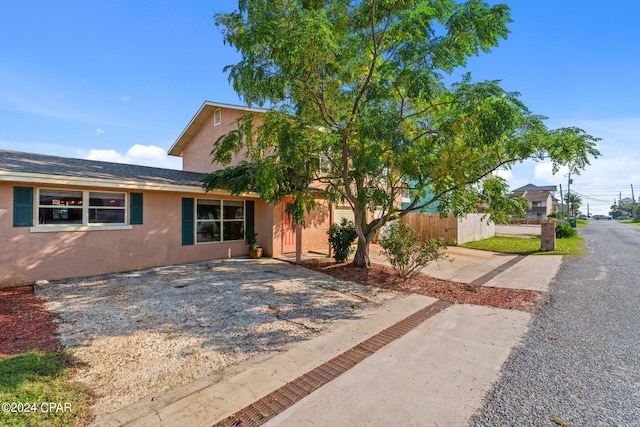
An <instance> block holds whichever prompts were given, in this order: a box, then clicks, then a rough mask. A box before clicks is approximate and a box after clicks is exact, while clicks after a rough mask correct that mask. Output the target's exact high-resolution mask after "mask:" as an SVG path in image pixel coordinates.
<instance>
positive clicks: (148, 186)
mask: <svg viewBox="0 0 640 427" xmlns="http://www.w3.org/2000/svg"><path fill="white" fill-rule="evenodd" d="M0 182H19V183H29V184H44V185H47V184H48V185H70V186H81V187H95V188H117V189H122V190H147V191H170V192H177V193H197V194H205V193H208V194H215V195H221V196H230V195H231V193H230V192H229V191H227V190H223V189H214V190H210V191H205V189H204V187H202V186H197V185H186V184H183V185H181V184H163V183H157V182H145V181H136V180H115V179H113V180H112V179H105V178H90V177H76V176H63V175H48V174H38V173H26V172H6V171H0ZM240 196H241V197H251V198H259V196H258V194H257V193H253V192H251V193H245V194H241V195H240Z"/></svg>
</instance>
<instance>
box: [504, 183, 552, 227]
mask: <svg viewBox="0 0 640 427" xmlns="http://www.w3.org/2000/svg"><path fill="white" fill-rule="evenodd" d="M556 191H557V188H556V186H555V185H546V186H537V185H533V184H527V185H525V186H524V187H520V188H517V189H515V190H513V194H515V195H517V196H523V197H524V198H525V199H527V201H528V202H529V209H528V210H527V215H526V218H529V219H540V220H546V219H547V217H548V216H549V215H551V214H552V213H554V212H556V209H555V205H554V197H553V196H554V193H555V192H556Z"/></svg>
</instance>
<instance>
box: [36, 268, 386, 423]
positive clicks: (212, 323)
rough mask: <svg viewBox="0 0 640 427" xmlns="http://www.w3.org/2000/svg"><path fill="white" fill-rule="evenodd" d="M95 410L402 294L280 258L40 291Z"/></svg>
mask: <svg viewBox="0 0 640 427" xmlns="http://www.w3.org/2000/svg"><path fill="white" fill-rule="evenodd" d="M37 292H38V294H39V295H41V296H43V297H44V298H45V299H46V301H47V302H46V306H47V308H48V309H49V310H50V311H51V312H53V313H55V314H56V316H57V317H58V319H59V320H57V322H58V333H59V336H60V340H61V342H62V344H63V345H64V346H65V347H66V348H69V349H70V350H69V351H70V352H71V353H72V354H73V355H74V357H75V358H76V359H78V361H79V362H80V363H79V364H80V366H81V367H80V368H79V369H77V370H76V373H75V375H74V378H73V379H74V380H76V381H80V382H83V383H86V384H87V385H89V386H90V387H91V389H92V391H93V392H94V393H95V394H96V395H97V398H98V399H97V403H96V404H95V406H94V407H93V408H92V410H93V412H94V413H95V414H97V415H98V414H103V413H108V412H112V411H114V410H117V409H119V408H121V407H123V406H126V405H128V404H130V403H133V402H136V401H137V400H139V399H141V398H143V397H146V396H151V395H154V394H156V393H160V392H162V391H164V390H168V389H173V388H175V387H178V386H180V385H184V384H187V383H190V382H192V381H194V380H196V379H199V378H203V377H208V376H211V375H218V374H219V373H221V372H223V371H224V370H225V368H227V367H229V366H231V365H235V364H237V363H239V362H242V361H247V360H249V359H250V358H252V357H254V356H258V355H264V354H266V353H269V352H277V351H282V350H284V349H286V348H287V347H288V346H290V345H291V344H293V343H295V342H297V341H300V340H303V339H308V338H310V337H313V336H316V335H319V334H322V333H324V332H326V331H327V330H328V329H329V328H330V327H331V326H332V325H333V324H334V323H335V322H336V321H338V320H341V319H348V318H353V317H356V316H358V313H359V312H360V311H362V310H364V309H367V308H371V307H373V306H376V305H378V304H381V303H383V302H384V301H386V300H388V299H391V298H394V297H396V296H397V295H398V293H396V292H393V291H391V290H385V289H381V288H376V287H371V286H363V285H359V284H356V283H353V282H342V281H339V280H336V279H335V278H333V277H331V276H327V275H324V274H318V273H314V272H311V271H309V270H307V269H303V268H300V267H296V266H293V265H290V264H286V263H283V262H280V261H275V260H268V259H263V260H247V259H226V260H216V261H210V262H205V263H198V264H190V265H181V266H169V267H161V268H154V269H148V270H143V271H134V272H129V273H122V274H112V275H105V276H98V277H90V278H81V279H73V280H65V281H58V282H52V283H51V284H50V285H47V286H44V287H41V288H38V289H37Z"/></svg>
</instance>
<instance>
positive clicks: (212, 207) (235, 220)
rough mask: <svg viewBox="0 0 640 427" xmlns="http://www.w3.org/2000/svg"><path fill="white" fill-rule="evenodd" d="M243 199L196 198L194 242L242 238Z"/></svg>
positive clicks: (226, 240)
mask: <svg viewBox="0 0 640 427" xmlns="http://www.w3.org/2000/svg"><path fill="white" fill-rule="evenodd" d="M244 220H245V206H244V201H243V200H219V199H198V200H197V203H196V242H197V243H212V242H229V241H237V240H244V230H245V224H244Z"/></svg>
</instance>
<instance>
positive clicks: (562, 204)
mask: <svg viewBox="0 0 640 427" xmlns="http://www.w3.org/2000/svg"><path fill="white" fill-rule="evenodd" d="M560 212H562V219H564V199H563V198H562V184H560Z"/></svg>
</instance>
